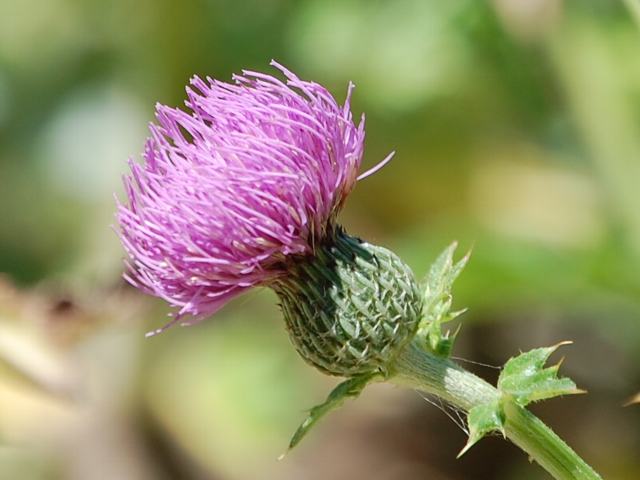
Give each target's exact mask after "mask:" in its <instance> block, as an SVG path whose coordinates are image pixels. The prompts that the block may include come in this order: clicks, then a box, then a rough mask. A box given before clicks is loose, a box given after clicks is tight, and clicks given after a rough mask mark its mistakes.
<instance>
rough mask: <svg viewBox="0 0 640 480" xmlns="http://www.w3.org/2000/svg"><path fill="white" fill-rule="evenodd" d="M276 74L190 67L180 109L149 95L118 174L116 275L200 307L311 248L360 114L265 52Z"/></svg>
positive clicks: (343, 179) (356, 149)
mask: <svg viewBox="0 0 640 480" xmlns="http://www.w3.org/2000/svg"><path fill="white" fill-rule="evenodd" d="M272 64H273V65H275V66H276V67H277V68H278V69H279V70H280V71H281V72H282V73H283V74H284V75H285V77H286V83H285V82H283V81H281V80H279V79H277V78H275V77H272V76H269V75H265V74H261V73H256V72H249V71H244V72H243V75H239V76H234V82H235V83H233V84H229V83H224V82H220V81H217V80H213V79H211V78H207V79H206V80H203V79H201V78H198V77H194V78H193V79H192V80H191V87H188V88H187V96H188V100H187V101H186V102H185V104H186V106H187V107H188V109H189V110H188V111H184V110H180V109H178V108H170V107H167V106H164V105H157V107H156V118H157V124H152V125H151V126H150V132H151V136H150V138H149V139H148V140H147V143H146V147H145V150H144V153H143V160H144V161H143V163H141V164H139V163H135V162H133V161H130V168H131V174H130V175H129V176H126V177H125V180H124V182H125V187H126V193H127V197H128V204H119V205H118V212H117V219H118V223H119V225H120V231H119V233H120V237H121V239H122V242H123V244H124V247H125V249H126V250H127V252H128V254H129V257H130V259H129V261H128V274H127V275H126V278H127V280H129V282H130V283H132V284H133V285H135V286H137V287H139V288H141V289H142V290H144V291H146V292H148V293H150V294H152V295H156V296H158V297H161V298H163V299H165V300H167V301H168V302H169V303H170V304H171V305H173V306H174V307H177V309H176V312H175V316H176V317H177V318H181V317H183V316H185V315H189V316H192V317H195V318H196V319H198V318H203V317H206V316H208V315H210V314H212V313H213V312H215V311H216V310H217V309H218V308H220V307H221V306H222V305H223V304H224V303H225V302H227V301H228V300H229V299H231V298H232V297H234V296H236V295H238V294H239V293H241V292H243V291H244V290H246V289H248V288H250V287H252V286H255V285H260V284H265V283H268V282H270V281H272V280H274V279H275V278H277V277H278V276H279V275H282V274H283V273H284V272H283V271H282V269H281V267H279V265H282V261H283V259H284V258H285V257H286V256H287V255H294V254H311V253H313V248H314V245H315V244H316V243H317V242H321V241H322V240H323V238H324V236H325V235H326V234H327V232H330V231H331V229H332V228H333V227H334V219H335V216H336V214H337V212H338V210H339V209H340V208H341V206H342V204H343V202H344V200H345V198H346V196H347V195H348V194H349V192H350V191H351V189H352V188H353V186H354V184H355V182H356V179H357V172H358V169H359V166H360V161H361V158H362V152H363V143H364V121H363V120H361V121H360V124H359V125H358V126H356V125H355V124H354V122H353V120H352V115H351V112H350V104H349V103H350V95H351V90H352V85H349V88H348V92H347V98H346V100H345V104H344V106H340V105H339V104H338V103H337V102H336V101H335V100H334V98H333V97H332V96H331V94H330V93H329V92H328V91H327V90H326V89H325V88H323V87H322V86H320V85H318V84H316V83H312V82H306V81H302V80H300V79H299V78H298V77H297V76H295V75H294V74H293V73H291V72H289V71H288V70H286V69H285V68H284V67H282V66H280V65H278V64H277V63H275V62H272Z"/></svg>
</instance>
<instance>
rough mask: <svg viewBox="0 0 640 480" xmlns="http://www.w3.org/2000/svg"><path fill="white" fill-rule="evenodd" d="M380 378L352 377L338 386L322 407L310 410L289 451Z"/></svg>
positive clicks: (374, 375) (369, 374) (374, 373)
mask: <svg viewBox="0 0 640 480" xmlns="http://www.w3.org/2000/svg"><path fill="white" fill-rule="evenodd" d="M378 376H380V374H379V373H378V372H372V373H368V374H364V375H359V376H357V377H352V378H349V379H347V380H345V381H344V382H342V383H340V384H338V385H337V386H336V387H335V388H334V389H333V390H332V391H331V393H329V395H328V396H327V399H326V400H325V401H324V402H323V403H321V404H320V405H316V406H315V407H313V408H311V410H309V413H308V415H307V418H305V419H304V421H303V422H302V423H301V424H300V426H299V427H298V429H297V430H296V431H295V433H294V434H293V437H291V441H290V442H289V450H291V449H292V448H294V447H295V446H296V445H298V443H300V441H301V440H302V439H303V438H304V437H305V436H306V434H307V433H309V431H310V430H311V429H312V428H313V427H314V426H315V424H316V423H318V421H319V420H320V419H321V418H322V417H324V416H325V415H326V414H327V413H329V412H331V411H333V410H336V409H338V408H339V407H341V406H342V404H344V402H345V401H346V400H348V399H349V398H357V397H358V396H359V395H360V394H361V393H362V391H363V390H364V388H365V387H366V386H367V385H368V384H369V383H370V382H371V381H373V380H374V379H375V378H376V377H378Z"/></svg>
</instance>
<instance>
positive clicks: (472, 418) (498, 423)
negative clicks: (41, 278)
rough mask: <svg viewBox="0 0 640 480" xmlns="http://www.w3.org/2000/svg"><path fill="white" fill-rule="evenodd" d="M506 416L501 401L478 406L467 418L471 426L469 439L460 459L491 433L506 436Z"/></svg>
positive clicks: (470, 411)
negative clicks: (497, 432) (500, 433)
mask: <svg viewBox="0 0 640 480" xmlns="http://www.w3.org/2000/svg"><path fill="white" fill-rule="evenodd" d="M504 423H505V415H504V411H503V410H502V405H501V403H500V400H498V399H496V400H494V401H493V402H490V403H485V404H482V405H476V406H475V407H473V408H472V409H471V410H469V414H468V416H467V424H468V425H469V439H468V440H467V444H466V445H465V446H464V448H463V449H462V450H460V453H459V454H458V458H460V457H461V456H462V455H464V454H465V453H466V452H467V451H468V450H469V449H470V448H471V447H473V446H474V445H475V444H476V443H478V441H480V440H481V439H482V438H483V437H484V436H485V435H487V434H488V433H491V432H495V431H499V432H502V435H503V436H504Z"/></svg>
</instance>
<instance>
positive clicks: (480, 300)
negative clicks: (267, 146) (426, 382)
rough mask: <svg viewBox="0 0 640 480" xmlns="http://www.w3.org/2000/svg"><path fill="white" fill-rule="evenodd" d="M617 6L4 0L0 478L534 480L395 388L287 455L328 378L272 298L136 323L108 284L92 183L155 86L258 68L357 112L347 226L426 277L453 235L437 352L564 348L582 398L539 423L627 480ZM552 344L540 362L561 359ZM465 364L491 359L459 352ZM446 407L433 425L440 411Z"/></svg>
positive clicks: (0, 26) (625, 9) (140, 124)
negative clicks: (445, 342)
mask: <svg viewBox="0 0 640 480" xmlns="http://www.w3.org/2000/svg"><path fill="white" fill-rule="evenodd" d="M639 21H640V5H639V2H637V0H628V1H627V2H624V1H613V0H611V1H607V0H575V1H569V0H566V1H563V0H493V1H479V0H447V1H443V0H396V1H376V0H359V1H355V0H349V1H340V2H338V1H320V0H296V1H293V0H292V1H287V0H248V1H243V0H233V1H232V0H182V1H178V0H126V1H125V0H110V1H108V2H106V1H98V0H93V1H91V0H0V272H3V273H2V279H1V280H0V359H1V360H0V478H2V479H5V478H6V479H25V480H31V479H46V480H50V479H71V480H101V479H105V480H106V479H108V480H112V479H126V480H129V479H131V480H138V479H141V480H142V479H212V480H253V479H256V480H258V479H260V480H261V479H267V480H269V479H278V480H288V479H291V480H316V479H317V480H320V479H336V480H342V479H345V480H346V479H365V478H366V479H368V480H391V479H423V478H429V479H434V480H440V479H442V480H444V479H452V480H453V479H460V480H462V479H524V480H527V479H542V478H546V477H545V474H544V473H543V472H542V470H540V469H538V468H537V467H535V466H532V465H530V464H529V462H528V461H527V458H526V457H525V455H523V454H522V453H521V452H519V451H518V450H517V449H516V448H515V447H513V446H511V445H509V444H508V443H506V442H504V441H502V440H501V439H499V438H489V439H486V440H483V441H482V442H480V443H479V444H478V445H477V446H475V447H474V448H473V449H472V450H471V451H470V452H469V453H468V454H467V455H465V456H464V457H463V458H462V459H460V460H455V455H456V453H457V452H458V451H459V450H460V448H461V447H462V446H463V444H464V442H465V434H464V432H463V431H462V430H461V429H460V428H459V427H457V426H456V425H455V423H454V422H453V421H451V420H450V419H448V418H447V416H446V415H445V413H443V412H442V411H440V409H438V408H436V407H435V406H434V405H432V404H430V403H428V402H427V401H425V400H424V399H423V398H421V397H420V396H419V395H418V394H417V393H416V392H411V391H403V390H401V389H397V388H392V387H387V386H374V387H371V388H369V389H367V390H366V391H365V393H364V394H363V396H362V397H361V398H360V399H358V400H357V401H355V402H351V403H349V404H348V405H347V406H346V407H345V408H344V409H342V410H341V411H339V412H337V413H335V414H333V415H331V416H330V417H328V418H327V419H326V420H325V421H324V422H323V423H322V424H321V426H320V427H319V428H317V429H315V431H314V432H313V433H312V434H311V435H310V437H309V438H308V439H306V440H305V441H304V442H303V443H302V445H301V446H300V447H299V448H298V449H296V450H295V451H293V452H291V453H290V454H288V455H287V456H286V457H285V458H284V459H283V460H281V461H277V457H278V456H279V454H280V453H282V452H283V451H284V450H285V447H286V445H287V442H288V439H289V436H290V435H291V433H292V432H293V431H294V430H295V428H296V426H297V423H298V422H299V421H300V420H301V419H302V418H303V415H304V410H305V409H306V408H309V407H311V406H312V405H314V403H317V402H319V401H320V400H322V399H323V398H324V396H325V394H326V393H327V392H328V391H329V389H330V388H331V386H332V385H333V384H334V383H335V380H334V379H329V378H326V377H323V376H322V375H320V374H319V373H317V372H315V371H314V370H312V369H311V368H309V367H307V366H306V365H305V364H303V362H302V361H301V360H300V359H299V358H298V357H297V356H296V354H295V352H294V351H293V349H292V348H291V347H290V345H289V344H288V340H287V338H286V333H285V331H284V328H283V323H282V321H281V319H280V315H279V312H278V310H277V308H276V306H275V298H274V296H273V295H272V294H271V293H270V292H254V293H251V294H248V295H246V296H244V297H242V298H240V299H239V300H237V301H234V302H233V303H232V304H230V305H229V306H228V307H226V308H225V309H224V310H223V311H222V312H221V313H220V314H219V315H217V316H216V318H214V319H212V320H209V321H207V322H204V323H202V324H200V325H198V326H194V327H191V328H174V329H171V330H169V331H168V332H166V333H164V334H163V335H160V336H159V337H155V338H152V339H148V340H145V339H144V337H143V333H144V332H145V331H147V330H150V329H152V328H156V327H158V326H159V325H161V324H163V322H165V321H166V314H167V312H168V309H167V308H166V306H165V305H163V304H162V303H160V302H155V301H153V300H151V299H149V298H146V297H143V296H142V295H140V294H138V293H137V292H135V291H133V290H132V289H130V288H128V287H127V286H126V285H124V282H123V281H122V280H121V279H120V273H121V269H122V251H121V248H120V246H119V242H118V240H117V237H116V235H115V234H114V233H113V231H112V230H111V229H110V225H111V224H112V223H113V222H114V220H113V211H114V201H113V192H114V191H115V192H121V185H120V176H121V175H122V174H123V173H125V171H126V159H127V158H128V157H129V156H136V155H137V154H138V153H139V152H140V151H141V150H142V145H143V141H144V138H145V136H146V125H147V123H148V122H149V121H151V120H152V118H153V108H154V103H155V102H156V101H160V102H162V103H167V104H171V105H179V104H182V102H183V100H184V96H185V95H184V85H185V84H186V83H187V81H188V78H189V77H190V76H191V75H193V74H200V75H211V76H215V77H217V78H220V79H223V80H228V79H229V78H230V75H231V73H232V72H238V71H240V70H241V69H242V68H251V69H257V70H262V71H265V70H268V62H269V60H270V59H271V58H275V59H277V60H278V61H280V62H282V63H283V64H285V65H286V66H288V67H289V68H290V69H292V70H293V71H295V72H297V73H298V74H299V75H300V76H302V77H303V78H307V79H313V80H315V81H317V82H320V83H323V84H325V85H327V86H328V87H329V88H330V89H331V91H332V92H333V93H334V94H335V95H336V97H337V98H338V99H340V100H342V99H343V98H344V94H345V91H346V84H347V82H348V81H349V80H352V81H354V82H355V84H356V85H357V88H356V91H355V96H354V110H355V112H356V114H359V113H360V112H366V115H367V145H366V153H365V161H364V168H368V167H370V166H372V165H374V164H375V163H376V162H377V161H379V160H380V159H382V158H383V157H384V156H385V155H386V154H387V153H388V152H389V151H391V150H397V154H396V157H395V159H394V160H393V161H392V163H391V164H390V165H388V166H387V167H385V168H384V169H383V170H382V171H381V172H379V173H378V174H376V175H375V176H373V177H370V178H368V179H366V180H364V181H362V182H361V183H360V184H359V185H358V188H357V189H356V190H355V191H354V192H353V194H352V196H351V198H350V200H349V202H348V204H347V207H346V210H345V212H344V213H343V216H342V222H343V223H344V224H345V225H346V226H347V227H348V229H349V230H350V231H351V232H353V233H355V234H358V235H360V236H362V237H364V238H366V239H368V240H369V241H372V242H374V243H378V244H381V245H385V246H387V247H390V248H392V249H394V250H395V251H396V252H397V253H398V254H400V256H401V257H403V258H404V259H405V260H406V261H408V263H409V264H410V265H411V266H412V268H414V270H415V272H416V274H417V275H419V276H421V275H423V274H424V272H426V270H427V268H428V266H429V264H430V262H431V261H432V260H433V259H434V258H435V256H436V254H437V253H438V252H439V251H440V250H442V249H443V248H444V247H445V246H446V245H447V244H448V243H450V242H451V241H453V240H458V241H459V242H460V244H461V247H462V248H464V249H469V248H473V256H472V259H471V262H470V264H469V266H468V267H467V269H466V271H465V272H464V273H463V275H462V277H461V279H460V280H459V282H458V285H457V288H456V294H457V296H456V304H457V305H458V306H460V307H462V306H469V307H470V308H471V310H470V312H469V313H467V314H465V315H464V317H463V328H462V332H461V334H460V336H459V338H460V340H459V341H458V344H457V347H456V352H455V355H456V356H458V357H461V358H463V359H470V360H473V361H477V362H481V363H484V364H487V365H501V364H503V363H504V362H505V361H506V360H507V359H508V358H509V357H510V356H512V355H514V354H516V353H517V352H518V351H519V350H526V349H529V348H532V347H537V346H544V345H551V344H554V343H556V342H558V341H561V340H574V341H575V344H574V345H573V346H571V347H568V348H565V349H564V352H562V354H564V355H566V356H567V359H566V361H565V363H564V365H563V371H564V373H565V374H566V375H568V376H570V377H572V378H573V379H574V380H575V381H576V382H577V383H578V385H579V386H580V387H582V388H585V389H587V390H589V394H588V395H583V396H579V397H571V398H564V399H555V400H551V401H548V402H546V403H544V404H540V405H536V406H534V408H533V410H534V411H535V412H536V413H538V414H539V415H541V416H542V418H543V419H544V420H545V421H547V422H548V423H549V424H550V425H552V426H553V427H554V428H555V429H556V431H558V433H560V434H561V436H563V437H564V438H565V439H567V440H568V441H569V443H570V444H572V445H573V446H575V448H576V449H577V450H578V452H579V453H581V454H583V455H584V457H585V458H586V459H587V460H588V461H589V462H590V463H592V464H594V465H595V466H596V467H597V469H598V470H600V471H601V473H602V474H603V476H604V477H605V478H607V479H625V480H627V479H637V478H640V455H639V452H640V408H638V407H633V406H630V407H626V408H625V407H623V406H622V405H623V404H624V403H625V401H626V400H627V399H629V398H630V397H631V396H632V395H633V394H635V393H637V392H638V391H639V390H640V276H639V275H638V267H639V266H640V194H639V192H638V189H639V188H640V23H639ZM558 358H559V357H558ZM469 367H470V368H471V369H472V370H474V371H476V372H477V373H479V374H480V375H482V376H483V377H485V378H487V379H495V378H496V377H497V373H498V371H497V370H496V368H491V367H489V366H481V365H475V364H469ZM448 413H450V414H452V415H454V418H455V413H453V412H448Z"/></svg>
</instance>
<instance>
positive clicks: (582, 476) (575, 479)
mask: <svg viewBox="0 0 640 480" xmlns="http://www.w3.org/2000/svg"><path fill="white" fill-rule="evenodd" d="M390 381H391V382H393V383H396V384H399V385H403V386H408V387H411V388H415V389H418V390H421V391H424V392H426V393H429V394H432V395H436V396H438V397H440V398H442V399H443V400H446V401H447V402H449V403H450V404H451V405H454V406H456V407H458V408H462V409H463V410H465V411H469V410H470V409H471V408H473V407H475V406H477V405H482V404H487V403H490V402H492V401H495V400H496V399H498V398H499V396H500V392H499V391H498V390H497V389H496V388H495V387H493V386H492V385H490V384H489V383H487V382H486V381H484V380H482V379H481V378H479V377H477V376H476V375H474V374H472V373H471V372H468V371H466V370H465V369H464V368H462V367H461V366H460V365H458V364H456V363H454V362H452V361H451V360H448V359H445V358H440V357H436V356H435V355H433V354H431V353H429V352H427V351H425V350H424V349H422V348H421V347H420V346H418V345H417V344H415V343H412V344H410V345H409V346H408V347H406V348H405V349H404V350H403V351H402V352H401V353H400V355H399V356H398V357H397V358H396V361H395V364H394V371H393V376H392V378H390ZM502 404H503V407H504V413H505V417H506V421H505V425H504V430H505V434H506V436H507V437H508V438H509V439H510V440H511V441H512V442H513V443H514V444H515V445H517V446H518V447H520V448H521V449H522V450H523V451H525V452H526V453H527V454H528V455H529V456H530V457H531V458H532V459H533V460H535V461H536V462H538V464H540V466H542V467H543V468H544V469H545V470H546V471H547V472H548V473H549V474H551V475H552V476H553V477H554V478H556V479H557V480H602V479H601V477H600V475H598V474H597V473H596V472H595V471H594V470H593V469H592V468H591V467H590V466H589V465H588V464H587V463H585V461H584V460H582V459H581V458H580V457H579V456H578V454H577V453H575V452H574V451H573V450H572V449H571V447H569V446H568V445H567V444H566V443H565V442H564V441H562V439H561V438H560V437H558V436H557V435H556V434H555V433H554V432H553V431H552V430H551V429H550V428H549V427H547V426H546V425H545V424H544V423H543V422H542V421H541V420H540V419H539V418H537V417H536V416H535V415H533V414H532V413H531V412H529V411H528V410H527V409H525V408H523V407H521V406H519V405H517V404H515V403H514V402H512V401H503V402H502Z"/></svg>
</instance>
